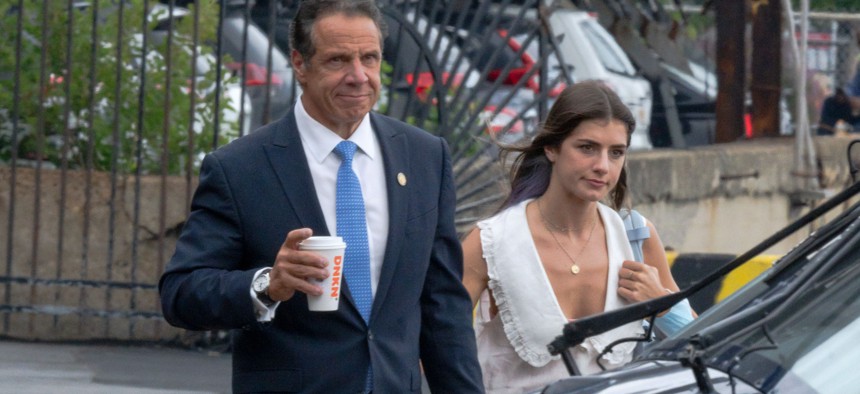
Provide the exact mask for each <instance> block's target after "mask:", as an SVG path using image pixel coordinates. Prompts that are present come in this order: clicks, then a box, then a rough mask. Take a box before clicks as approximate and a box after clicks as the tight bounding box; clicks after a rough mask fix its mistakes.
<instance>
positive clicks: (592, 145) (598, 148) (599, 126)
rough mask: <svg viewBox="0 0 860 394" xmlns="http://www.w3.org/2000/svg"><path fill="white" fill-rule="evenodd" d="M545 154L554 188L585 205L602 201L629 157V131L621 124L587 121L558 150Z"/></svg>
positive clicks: (549, 150) (616, 181)
mask: <svg viewBox="0 0 860 394" xmlns="http://www.w3.org/2000/svg"><path fill="white" fill-rule="evenodd" d="M544 153H545V154H546V157H547V158H548V159H549V161H550V162H552V163H553V166H552V175H551V177H550V188H551V189H552V188H560V189H563V190H564V191H566V192H567V193H568V194H570V195H572V196H574V197H577V198H579V199H582V200H584V201H590V202H596V201H600V200H602V199H603V198H604V197H606V195H607V194H608V193H609V192H610V191H611V190H612V188H614V187H615V185H616V184H617V183H618V177H619V176H620V174H621V169H622V168H623V167H624V160H625V158H626V154H627V128H626V127H625V125H624V123H622V122H620V121H618V120H614V119H613V120H611V121H609V122H607V121H605V120H586V121H584V122H582V123H580V124H579V126H577V127H576V129H574V130H573V132H572V133H570V135H568V136H567V138H566V139H564V141H562V143H561V145H560V146H558V147H546V148H544Z"/></svg>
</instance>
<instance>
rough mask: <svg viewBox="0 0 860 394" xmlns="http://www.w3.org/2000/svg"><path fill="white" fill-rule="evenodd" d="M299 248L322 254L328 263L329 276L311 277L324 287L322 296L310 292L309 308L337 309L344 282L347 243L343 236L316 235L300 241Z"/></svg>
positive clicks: (321, 310)
mask: <svg viewBox="0 0 860 394" xmlns="http://www.w3.org/2000/svg"><path fill="white" fill-rule="evenodd" d="M299 249H301V250H307V251H310V252H315V253H318V254H320V255H322V256H323V257H324V258H325V259H326V261H327V262H328V264H327V265H326V267H325V268H326V271H328V277H327V278H325V279H324V280H316V279H309V280H310V281H311V282H312V283H316V284H317V285H319V287H321V288H322V291H323V294H322V295H321V296H313V295H310V294H308V309H309V310H312V311H318V312H323V311H336V310H337V305H338V301H339V300H340V288H341V286H342V284H343V252H344V250H346V244H345V243H344V242H343V238H341V237H327V236H315V237H310V238H308V239H306V240H304V241H302V242H300V243H299Z"/></svg>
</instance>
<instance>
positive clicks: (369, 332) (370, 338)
mask: <svg viewBox="0 0 860 394" xmlns="http://www.w3.org/2000/svg"><path fill="white" fill-rule="evenodd" d="M367 340H368V341H372V340H373V331H370V330H367Z"/></svg>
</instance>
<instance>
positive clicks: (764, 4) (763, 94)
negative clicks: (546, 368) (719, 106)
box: [750, 0, 782, 137]
mask: <svg viewBox="0 0 860 394" xmlns="http://www.w3.org/2000/svg"><path fill="white" fill-rule="evenodd" d="M751 11H752V20H753V29H752V32H753V33H752V46H753V51H752V81H751V83H750V93H751V95H752V125H753V135H752V137H765V136H768V137H775V136H779V135H780V124H781V122H780V108H779V101H780V97H781V93H782V92H781V88H780V86H781V82H782V40H781V36H782V2H781V1H773V0H771V1H753V3H752V7H751Z"/></svg>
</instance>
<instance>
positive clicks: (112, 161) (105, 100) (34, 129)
mask: <svg viewBox="0 0 860 394" xmlns="http://www.w3.org/2000/svg"><path fill="white" fill-rule="evenodd" d="M90 3H94V2H90ZM104 3H109V4H104ZM143 3H144V2H143V0H126V1H125V3H124V5H123V7H122V8H120V7H119V5H117V4H116V2H105V1H101V2H100V3H99V5H100V6H101V8H100V9H99V11H100V12H99V15H98V16H97V17H96V20H97V23H96V32H95V36H94V34H93V18H94V16H93V12H92V10H93V8H78V9H75V10H73V11H72V12H71V15H70V13H69V10H68V8H67V2H60V1H56V2H55V1H46V2H43V1H30V0H27V1H24V2H23V5H24V7H23V9H21V10H19V9H18V8H17V4H18V0H0V9H2V10H3V14H2V15H0V31H3V32H6V34H5V37H6V38H5V39H4V40H2V41H0V162H8V161H9V160H10V159H11V157H12V155H17V157H18V158H21V159H41V160H46V161H50V162H53V163H54V164H56V165H57V166H59V165H60V164H61V163H62V162H63V159H65V160H66V162H67V165H68V166H69V168H90V164H89V163H88V157H90V154H91V155H92V164H91V165H92V168H93V169H96V170H111V169H114V168H115V169H116V170H117V171H119V172H124V173H131V172H134V171H136V170H137V169H138V167H139V169H140V171H141V172H142V173H145V174H146V173H161V172H166V173H170V174H177V173H181V172H183V171H184V170H185V163H188V162H189V161H190V162H191V163H192V164H193V165H194V166H193V168H194V169H196V166H197V164H199V160H200V159H199V158H200V157H201V156H202V153H204V152H205V151H207V150H209V149H211V147H212V146H213V142H214V141H213V138H214V132H213V131H214V120H215V116H216V114H215V111H216V108H215V99H216V94H215V81H216V69H215V58H214V56H213V55H212V53H213V50H212V49H211V48H210V47H209V46H206V45H201V46H198V57H199V58H198V59H197V63H198V64H208V66H206V67H196V68H197V73H198V74H197V77H196V87H195V91H196V94H195V97H194V103H193V104H192V95H191V94H190V91H191V87H192V75H193V74H192V73H193V70H194V69H195V66H194V64H195V63H194V58H193V56H192V54H193V48H194V43H193V30H192V29H193V12H194V11H193V9H192V10H191V12H189V14H188V15H187V16H186V17H184V18H182V19H179V20H178V22H177V23H175V24H174V27H173V29H174V32H173V39H172V40H170V41H171V45H170V66H169V67H168V64H167V59H168V56H167V55H168V42H167V41H168V40H167V39H165V38H166V37H167V32H166V30H165V31H159V32H154V29H155V27H156V24H157V23H158V20H159V19H161V20H167V17H168V15H167V9H166V8H164V9H160V10H154V11H152V12H149V17H148V19H147V24H148V26H147V27H146V28H145V29H144V27H143V23H144V17H145V15H146V14H147V12H145V10H144V7H143V6H144V4H143ZM150 3H151V4H154V3H156V2H154V1H151V2H150ZM207 3H209V2H207ZM43 7H44V8H43ZM120 11H122V12H120ZM120 15H121V16H122V22H121V23H122V25H120ZM19 18H20V22H21V24H22V31H21V34H18V27H17V25H18V23H19ZM43 18H44V20H43ZM199 18H200V23H199V26H200V31H199V33H198V34H199V40H200V41H199V42H207V41H208V42H214V40H215V36H216V35H215V33H216V31H215V29H216V28H217V26H218V23H217V22H218V19H217V18H218V7H217V3H215V1H214V0H212V1H211V4H204V5H203V6H201V7H200V15H199ZM69 23H71V24H72V34H71V37H70V39H67V38H69V34H68V28H69V27H68V26H69ZM43 24H44V26H46V27H47V28H46V30H45V31H43V29H42V26H43ZM144 31H146V32H148V34H149V35H148V36H147V39H146V41H147V42H146V46H147V48H146V54H145V56H144V53H143V44H144V38H143V34H142V33H143V32H144ZM158 35H160V36H161V37H162V39H158V38H157V36H158ZM19 41H20V57H17V55H16V46H17V45H18V42H19ZM67 51H68V52H67ZM43 52H44V57H43ZM93 52H95V56H93ZM69 53H70V58H71V61H70V62H68V64H67V55H69ZM16 59H17V60H19V61H20V69H19V70H20V71H19V73H17V74H16V67H15V61H16ZM144 59H146V64H145V67H144V64H143V60H144ZM43 64H44V65H43ZM143 69H145V72H143V71H142V70H143ZM42 70H44V72H43V71H42ZM43 75H44V80H43ZM16 78H17V81H18V86H19V92H18V93H17V95H16V93H15V91H14V86H15V83H14V82H15V80H16ZM234 79H235V78H234V77H227V78H225V79H224V80H223V82H222V85H223V84H226V83H235V80H234ZM67 90H68V92H67ZM91 90H92V91H93V96H92V97H91ZM222 90H223V89H222ZM141 97H142V99H141ZM13 100H16V101H15V102H13ZM14 104H17V115H18V116H17V118H18V125H19V130H18V135H17V137H18V149H17V152H13V149H14V148H13V147H14V141H13V140H12V138H13V133H12V126H11V124H12V122H11V119H10V117H11V116H12V114H13V108H14ZM67 105H68V107H69V121H68V123H67V124H66V123H64V118H65V111H66V109H65V107H66V106H67ZM219 106H220V109H219V110H218V112H219V115H218V116H221V118H222V120H221V133H220V135H219V139H220V141H219V145H220V144H223V143H226V142H227V141H228V140H229V139H231V138H233V137H235V136H236V135H237V134H238V124H237V122H235V121H233V122H232V123H231V122H228V121H227V119H224V114H225V113H227V112H228V111H235V110H234V109H233V108H232V107H231V106H232V104H231V103H230V102H229V101H228V100H227V98H226V96H223V95H222V98H221V100H220V104H219ZM192 107H193V110H192ZM90 123H92V124H90ZM162 157H164V158H165V159H166V160H165V164H164V165H163V164H162Z"/></svg>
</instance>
